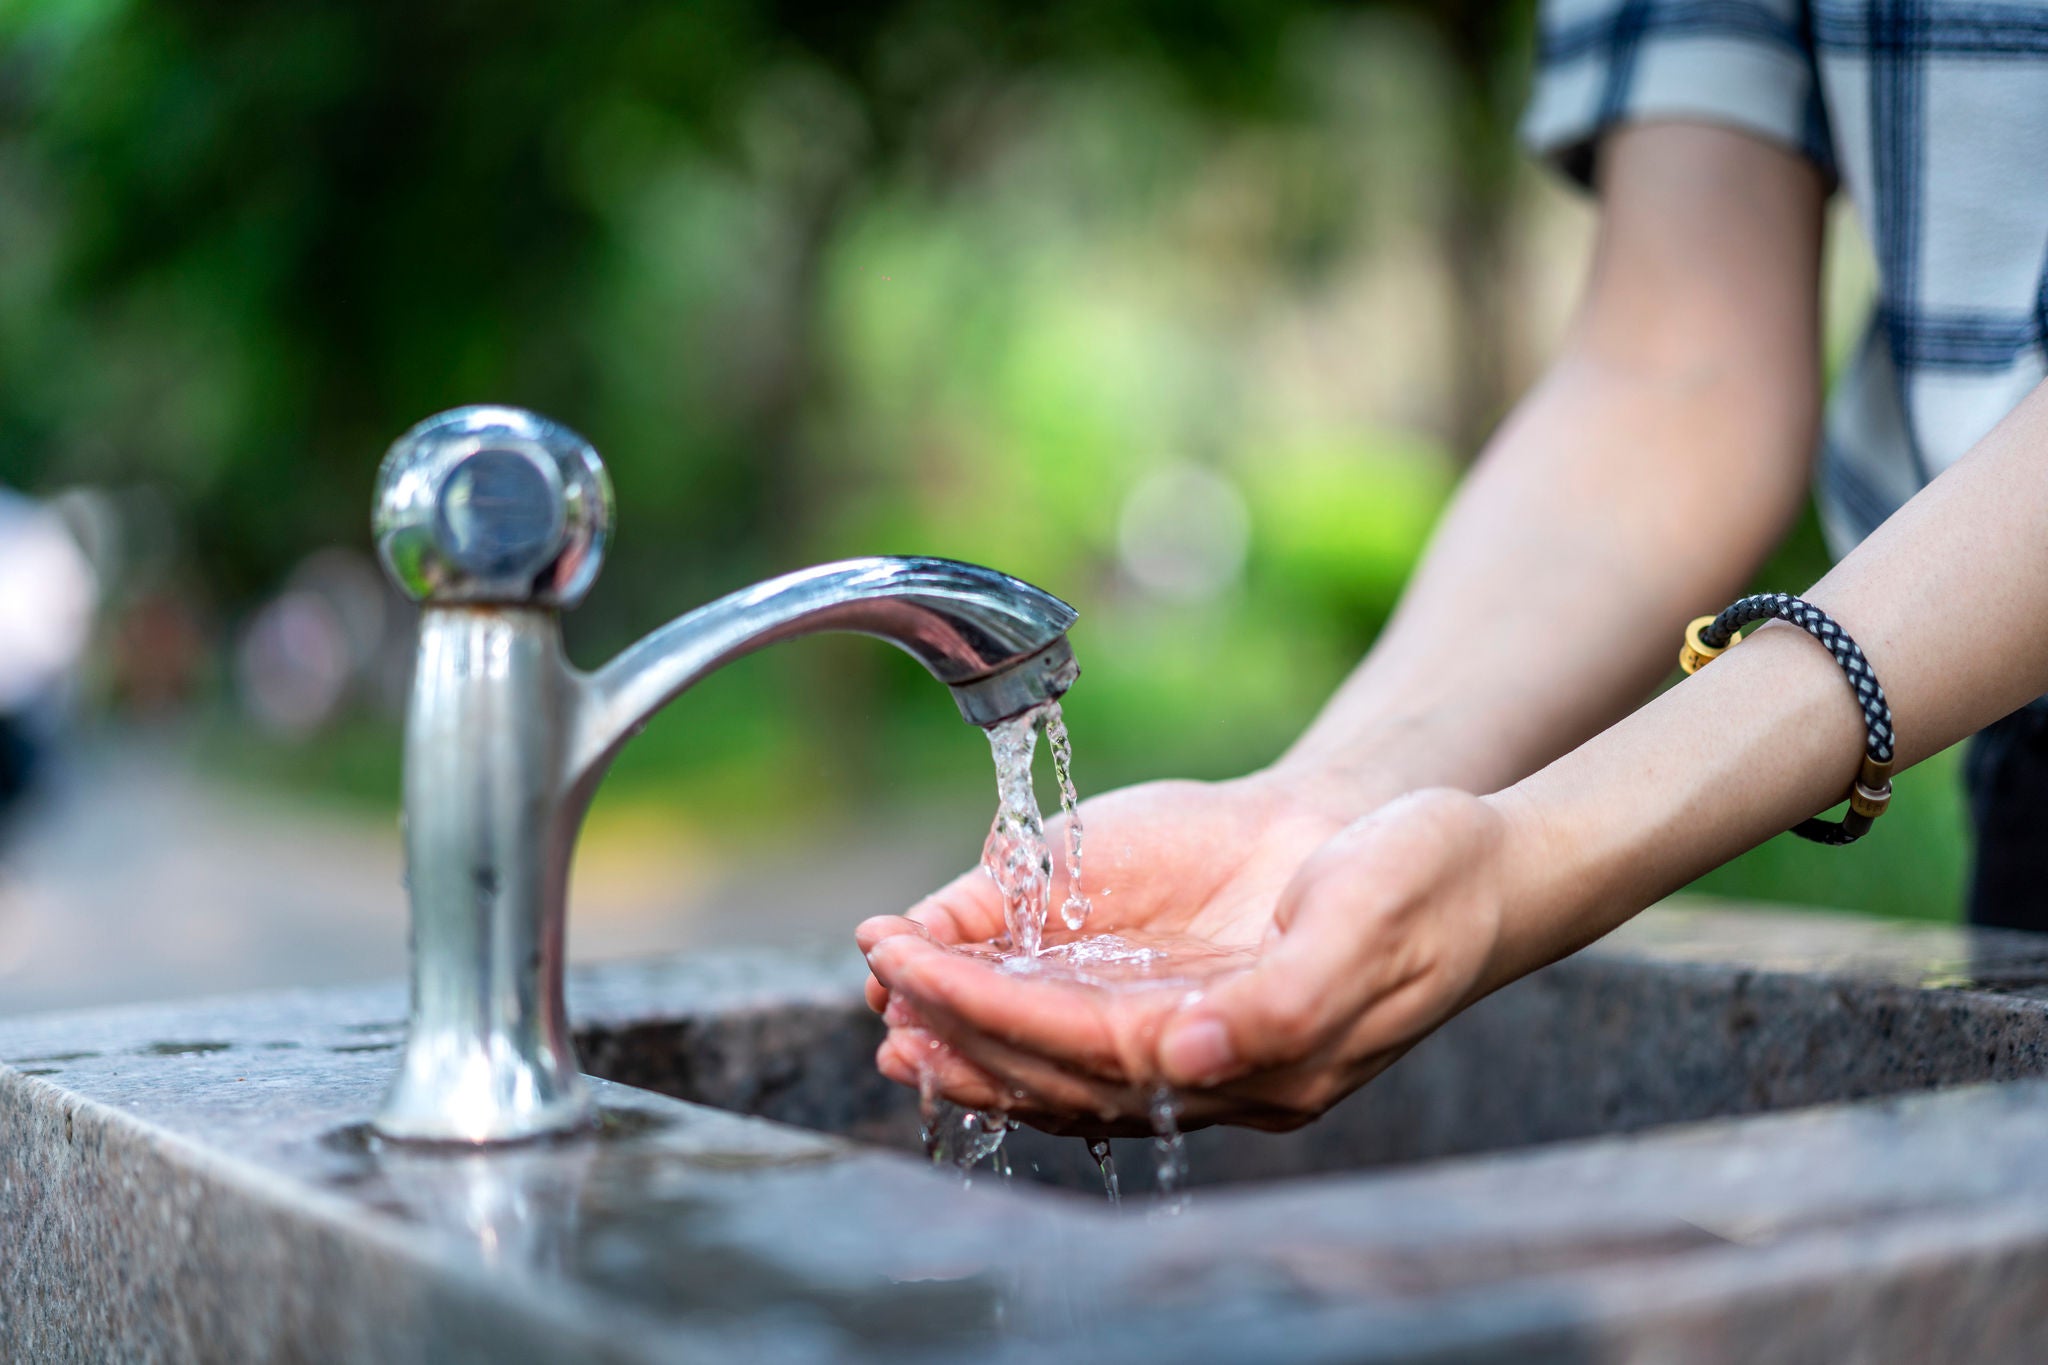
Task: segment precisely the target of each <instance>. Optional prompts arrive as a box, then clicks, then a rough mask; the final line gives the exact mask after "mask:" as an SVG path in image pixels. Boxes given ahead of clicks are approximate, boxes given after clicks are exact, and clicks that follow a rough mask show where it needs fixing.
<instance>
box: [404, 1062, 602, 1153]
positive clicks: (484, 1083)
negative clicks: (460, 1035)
mask: <svg viewBox="0 0 2048 1365" xmlns="http://www.w3.org/2000/svg"><path fill="white" fill-rule="evenodd" d="M508 1060H509V1059H507V1058H505V1057H502V1056H500V1057H492V1056H490V1055H489V1054H488V1053H486V1052H484V1051H480V1050H470V1052H469V1055H468V1056H467V1057H463V1056H459V1055H451V1053H450V1052H448V1051H446V1050H442V1049H436V1048H431V1047H428V1048H422V1047H419V1046H416V1045H414V1044H410V1043H409V1044H408V1045H407V1047H406V1058H405V1064H404V1065H403V1067H401V1069H400V1070H399V1073H398V1076H397V1078H396V1079H394V1080H393V1082H392V1084H391V1090H390V1092H389V1093H388V1094H386V1096H385V1097H384V1105H383V1108H382V1109H380V1110H379V1111H378V1114H377V1117H376V1118H375V1119H374V1120H373V1121H372V1123H371V1125H370V1126H371V1127H372V1128H373V1129H375V1130H376V1132H377V1133H378V1135H379V1136H382V1137H387V1138H391V1139H393V1140H395V1141H399V1142H423V1143H448V1144H460V1145H464V1146H479V1145H483V1144H486V1143H501V1142H524V1141H526V1140H528V1139H531V1138H539V1137H552V1136H556V1135H559V1134H563V1133H571V1132H574V1131H576V1130H577V1129H581V1128H590V1127H593V1126H595V1124H596V1122H597V1105H596V1103H595V1102H594V1101H593V1100H592V1099H591V1095H590V1086H589V1085H588V1084H587V1083H586V1082H585V1081H584V1079H583V1076H582V1073H580V1072H579V1071H577V1069H576V1066H575V1064H574V1062H573V1061H570V1062H557V1063H556V1064H555V1065H552V1066H546V1067H533V1066H526V1065H519V1064H513V1065H508V1064H507V1063H508Z"/></svg>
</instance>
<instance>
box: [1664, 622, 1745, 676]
mask: <svg viewBox="0 0 2048 1365" xmlns="http://www.w3.org/2000/svg"><path fill="white" fill-rule="evenodd" d="M1713 624H1714V618H1713V617H1711V616H1702V617H1699V618H1698V619H1696V620H1695V621H1694V622H1693V623H1692V624H1691V625H1689V626H1687V627H1686V628H1685V643H1684V644H1683V645H1680V646H1679V649H1678V666H1679V667H1680V668H1682V669H1684V670H1685V671H1686V673H1687V675H1688V676H1689V675H1691V674H1694V673H1697V672H1699V671H1700V670H1701V669H1702V668H1704V667H1706V666H1707V665H1708V664H1710V663H1712V662H1713V661H1714V660H1716V659H1718V658H1720V657H1721V656H1722V655H1723V654H1726V653H1727V652H1728V651H1729V650H1731V649H1733V648H1735V646H1737V645H1739V644H1741V643H1742V632H1741V631H1739V630H1738V631H1736V632H1735V634H1734V635H1732V636H1730V637H1729V639H1728V643H1727V644H1725V645H1722V646H1721V647H1720V648H1718V649H1717V648H1715V647H1714V646H1713V645H1710V644H1708V643H1706V642H1705V641H1704V640H1702V639H1700V632H1701V631H1703V630H1705V629H1706V628H1707V627H1708V626H1711V625H1713ZM1743 657H1744V658H1745V659H1746V658H1748V657H1749V656H1748V655H1746V654H1745V655H1743Z"/></svg>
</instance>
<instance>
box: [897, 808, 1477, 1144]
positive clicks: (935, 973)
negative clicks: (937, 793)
mask: <svg viewBox="0 0 2048 1365" xmlns="http://www.w3.org/2000/svg"><path fill="white" fill-rule="evenodd" d="M1506 837H1507V827H1506V824H1505V822H1504V820H1503V818H1502V816H1501V814H1500V813H1499V811H1498V810H1497V809H1496V808H1495V807H1494V806H1493V805H1492V804H1490V803H1489V802H1487V801H1485V800H1482V799H1480V798H1476V797H1472V796H1468V795H1465V794H1464V793H1461V792H1452V791H1443V790H1438V791H1426V792H1418V793H1416V794H1414V795H1412V796H1409V797H1405V798H1402V799H1400V800H1397V801H1395V802H1392V803H1391V804H1389V805H1386V806H1384V807H1382V808H1380V809H1379V810H1378V811H1376V812H1374V813H1373V814H1371V815H1369V816H1367V817H1365V818H1363V819H1361V820H1358V821H1356V822H1354V823H1352V824H1350V825H1348V826H1345V827H1344V828H1343V829H1341V830H1340V831H1339V832H1338V833H1336V834H1335V835H1334V836H1333V837H1331V838H1330V839H1329V840H1328V841H1327V842H1325V843H1324V844H1323V845H1322V846H1321V847H1320V848H1318V849H1316V850H1315V851H1314V852H1313V853H1312V854H1310V855H1309V856H1308V858H1307V860H1306V861H1305V862H1304V863H1303V864H1302V865H1301V866H1300V868H1299V870H1298V871H1297V872H1296V873H1295V874H1294V876H1293V877H1292V879H1291V881H1289V882H1288V883H1287V884H1286V887H1285V889H1284V890H1283V891H1282V892H1281V893H1280V896H1279V899H1278V903H1277V905H1276V907H1275V911H1274V915H1273V922H1272V925H1271V928H1270V929H1269V930H1268V931H1267V933H1266V935H1265V938H1264V940H1263V942H1262V943H1261V944H1260V945H1259V948H1258V951H1257V956H1256V958H1255V960H1254V962H1253V965H1252V966H1250V967H1249V968H1248V969H1246V970H1243V971H1240V972H1238V973H1236V974H1234V975H1230V976H1226V977H1223V978H1220V979H1218V980H1217V981H1216V982H1215V983H1214V984H1212V985H1210V986H1208V987H1207V988H1206V989H1203V990H1199V991H1195V992H1192V993H1191V992H1189V991H1188V990H1187V989H1186V988H1184V987H1183V988H1154V989H1146V988H1135V989H1113V990H1112V989H1102V988H1098V987H1091V986H1086V985H1082V984H1078V983H1074V982H1071V981H1061V980H1057V979H1049V978H1033V977H1031V976H1029V975H1021V974H1017V973H1011V972H1004V971H1001V970H1000V969H998V968H997V967H995V966H993V965H992V964H990V963H989V962H987V961H984V960H981V959H977V958H972V957H967V956H963V955H961V954H958V953H954V952H950V951H948V950H947V948H946V947H944V946H943V945H941V944H938V943H933V942H930V941H928V940H927V939H925V938H923V937H921V936H919V935H916V934H902V933H899V934H896V935H893V936H891V937H887V938H884V939H881V940H880V941H877V942H874V943H872V944H871V945H870V951H869V957H868V962H869V966H870V967H871V969H872V970H873V971H874V974H875V976H876V978H877V980H878V981H879V982H880V983H881V984H882V986H883V987H886V989H887V991H888V993H889V996H890V999H889V1002H888V1004H889V1011H890V1015H889V1017H890V1019H891V1024H892V1030H891V1036H890V1040H889V1041H888V1042H887V1043H885V1044H884V1046H883V1049H882V1056H881V1063H882V1066H883V1069H884V1070H885V1071H886V1072H889V1073H890V1074H892V1075H894V1076H896V1078H897V1079H901V1080H909V1079H910V1078H911V1077H910V1075H909V1074H908V1073H909V1072H911V1070H912V1069H913V1067H914V1066H915V1065H917V1064H919V1063H920V1062H921V1063H922V1064H924V1065H926V1066H930V1067H932V1068H933V1070H934V1075H935V1078H936V1080H937V1083H938V1088H939V1090H940V1091H941V1092H942V1093H944V1094H946V1095H947V1096H948V1097H949V1098H955V1099H959V1100H961V1101H962V1102H964V1103H972V1104H975V1105H977V1106H979V1107H989V1104H988V1101H989V1097H990V1093H991V1090H992V1089H993V1091H994V1093H995V1094H996V1095H997V1096H998V1097H1003V1096H1006V1097H1007V1098H1008V1100H1009V1102H1008V1103H1005V1104H1001V1105H1000V1107H1002V1108H1005V1109H1008V1110H1009V1111H1010V1112H1012V1113H1013V1114H1016V1115H1017V1116H1018V1117H1021V1118H1025V1119H1027V1120H1028V1121H1030V1122H1032V1123H1033V1124H1035V1125H1037V1126H1040V1127H1044V1128H1048V1129H1051V1130H1053V1131H1068V1132H1088V1133H1099V1132H1113V1133H1114V1132H1132V1133H1136V1132H1145V1131H1149V1126H1150V1124H1149V1117H1148V1112H1147V1107H1148V1103H1149V1101H1150V1098H1151V1096H1152V1094H1153V1092H1154V1091H1155V1090H1156V1088H1157V1087H1159V1086H1160V1085H1168V1086H1171V1087H1173V1088H1174V1089H1175V1090H1176V1091H1177V1092H1178V1094H1179V1098H1180V1101H1181V1106H1182V1109H1181V1123H1182V1126H1184V1127H1197V1126H1201V1125H1205V1124H1211V1123H1221V1122H1229V1123H1241V1124H1247V1125H1250V1126H1253V1127H1260V1128H1268V1129H1276V1130H1277V1129H1288V1128H1293V1127H1298V1126H1299V1125H1301V1124H1303V1123H1305V1122H1307V1121H1308V1120H1310V1119H1312V1118H1314V1117H1316V1116H1317V1115H1319V1114H1321V1113H1322V1112H1323V1111H1324V1110H1326V1109H1328V1108H1329V1107H1330V1106H1331V1105H1333V1104H1335V1103H1336V1102H1337V1101H1338V1100H1339V1099H1341V1098H1343V1097H1344V1096H1345V1095H1347V1094H1349V1093H1350V1092H1351V1091H1352V1090H1354V1089H1356V1088H1357V1087H1358V1086H1360V1085H1361V1084H1363V1083H1364V1082H1365V1081H1367V1080H1368V1079H1370V1078H1371V1077H1372V1076H1374V1075H1376V1074H1377V1073H1378V1072H1379V1071H1381V1070H1383V1069H1384V1068H1385V1067H1386V1066H1387V1065H1389V1064H1390V1063H1391V1062H1392V1061H1393V1060H1394V1059H1396V1058H1397V1057H1399V1056H1400V1055H1401V1054H1402V1053H1403V1052H1405V1051H1406V1050H1407V1049H1408V1048H1409V1047H1411V1046H1412V1045H1413V1044H1414V1043H1415V1042H1416V1041H1418V1040H1419V1039H1420V1038H1422V1037H1423V1036H1424V1035H1425V1034H1427V1033H1429V1032H1430V1031H1431V1030H1432V1029H1434V1028H1435V1027H1436V1026H1437V1025H1438V1024H1440V1023H1442V1022H1443V1021H1444V1020H1445V1019H1447V1018H1449V1017H1450V1016H1451V1015H1452V1014H1454V1013H1455V1012H1457V1011H1458V1010H1459V1009H1461V1008H1463V1007H1464V1006H1465V1005H1467V1004H1469V1003H1471V1002H1472V1001H1473V1000H1475V999H1477V998H1479V997H1480V996H1481V995H1483V994H1485V993H1486V992H1487V991H1489V990H1492V989H1494V988H1495V987H1497V986H1498V985H1500V984H1502V983H1503V982H1504V981H1506V980H1508V979H1511V977H1512V975H1514V974H1515V973H1513V972H1511V971H1505V970H1504V969H1503V968H1502V967H1501V966H1500V964H1499V962H1498V960H1497V959H1499V958H1500V957H1501V956H1502V953H1501V952H1500V946H1501V939H1502V934H1501V922H1502V908H1503V904H1504V901H1505V897H1506V893H1507V891H1508V885H1507V883H1508V880H1509V879H1508V875H1507V872H1506V862H1507V859H1506V856H1505V853H1504V845H1505V843H1506ZM1158 871H1159V873H1160V874H1161V875H1162V876H1164V875H1168V874H1169V869H1164V868H1162V869H1159V870H1158ZM933 1038H936V1039H937V1040H938V1041H940V1042H942V1043H943V1044H944V1045H945V1046H944V1047H943V1048H940V1049H937V1050H932V1049H931V1048H930V1043H931V1041H932V1039H933Z"/></svg>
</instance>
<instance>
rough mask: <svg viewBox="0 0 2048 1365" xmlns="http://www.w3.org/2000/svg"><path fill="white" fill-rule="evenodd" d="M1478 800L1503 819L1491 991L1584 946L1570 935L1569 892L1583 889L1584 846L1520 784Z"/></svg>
mask: <svg viewBox="0 0 2048 1365" xmlns="http://www.w3.org/2000/svg"><path fill="white" fill-rule="evenodd" d="M1480 800H1481V801H1482V802H1483V803H1484V804H1485V805H1486V806H1488V807H1489V808H1490V809H1491V810H1492V811H1493V813H1494V815H1495V816H1496V817H1497V818H1498V819H1499V821H1500V830H1501V833H1500V838H1499V842H1498V843H1497V844H1496V850H1497V851H1496V854H1495V862H1496V866H1495V869H1494V878H1495V884H1496V893H1497V894H1498V896H1499V897H1500V932H1499V934H1498V936H1497V938H1496V940H1495V944H1494V950H1493V953H1492V954H1491V956H1490V959H1489V961H1488V963H1487V970H1486V973H1485V980H1486V989H1487V990H1497V989H1498V988H1500V987H1501V986H1504V985H1506V984H1507V983H1508V982H1510V981H1513V980H1515V979H1516V978H1517V977H1521V976H1526V975H1527V974H1528V973H1530V972H1533V971H1535V970H1536V969H1537V968H1538V967H1543V966H1547V965H1548V964H1550V963H1552V962H1555V961H1556V960H1557V959H1559V958H1561V957H1564V956H1566V955H1567V954H1569V953H1571V952H1572V951H1573V950H1575V949H1576V948H1578V947H1580V946H1582V944H1581V941H1580V940H1579V939H1578V938H1577V937H1576V936H1575V935H1574V934H1573V932H1572V927H1571V926H1572V919H1573V916H1572V909H1573V906H1572V903H1571V894H1570V893H1571V891H1572V889H1573V888H1577V889H1579V890H1581V891H1584V890H1586V889H1587V888H1586V882H1587V879H1588V872H1587V869H1585V868H1583V867H1581V866H1579V865H1578V862H1577V858H1576V854H1577V852H1578V851H1579V850H1581V849H1583V848H1584V847H1585V842H1584V841H1583V840H1578V839H1574V838H1572V837H1571V836H1570V835H1569V833H1568V832H1565V831H1561V830H1560V829H1559V828H1558V827H1557V821H1556V817H1555V813H1554V812H1552V811H1551V810H1550V809H1548V808H1547V807H1545V806H1544V805H1543V803H1542V802H1541V801H1539V800H1537V799H1535V798H1534V797H1533V796H1532V795H1531V793H1529V792H1528V791H1527V790H1526V789H1525V787H1524V786H1523V785H1522V784H1519V783H1518V784H1516V785H1515V786H1512V787H1507V788H1504V789H1503V790H1501V791H1498V792H1495V793H1493V794H1491V795H1489V796H1484V797H1481V798H1480Z"/></svg>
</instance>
